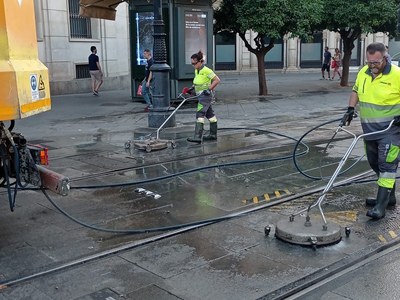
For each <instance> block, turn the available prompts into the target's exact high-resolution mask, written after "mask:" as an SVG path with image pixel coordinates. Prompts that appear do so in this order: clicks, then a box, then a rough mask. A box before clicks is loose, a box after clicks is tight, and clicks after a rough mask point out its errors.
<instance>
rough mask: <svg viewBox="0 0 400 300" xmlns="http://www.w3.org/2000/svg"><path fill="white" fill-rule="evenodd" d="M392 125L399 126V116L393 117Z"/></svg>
mask: <svg viewBox="0 0 400 300" xmlns="http://www.w3.org/2000/svg"><path fill="white" fill-rule="evenodd" d="M393 120H394V122H393V125H396V126H400V116H397V117H394V119H393Z"/></svg>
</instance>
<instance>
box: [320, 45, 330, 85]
mask: <svg viewBox="0 0 400 300" xmlns="http://www.w3.org/2000/svg"><path fill="white" fill-rule="evenodd" d="M331 59H332V53H330V52H329V48H328V47H325V52H324V61H323V63H322V68H321V72H322V78H321V79H325V70H326V72H327V73H328V79H329V80H332V79H331Z"/></svg>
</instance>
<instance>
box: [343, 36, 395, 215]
mask: <svg viewBox="0 0 400 300" xmlns="http://www.w3.org/2000/svg"><path fill="white" fill-rule="evenodd" d="M366 57H367V62H366V63H367V64H366V65H365V66H364V67H363V68H362V69H361V70H360V71H359V73H358V74H357V79H356V82H355V84H354V86H353V91H352V93H351V95H350V99H349V106H348V109H347V112H346V115H345V118H346V116H347V117H348V120H347V125H349V124H350V122H351V120H352V118H353V116H354V109H355V107H356V105H357V104H358V105H359V110H360V121H361V126H362V129H363V132H364V133H370V132H376V131H379V130H383V129H385V128H387V127H388V125H389V123H390V122H391V121H392V120H393V119H395V123H394V126H392V127H391V128H390V129H389V130H388V131H385V132H384V133H380V134H374V135H370V136H366V137H365V138H364V143H365V150H366V154H367V159H368V163H369V165H370V166H371V168H372V170H374V171H375V173H376V174H377V176H378V181H377V184H378V193H377V196H376V198H374V199H367V201H366V204H367V205H373V206H374V207H373V208H372V209H369V210H368V211H367V216H369V217H371V218H373V219H380V218H383V217H384V216H385V209H386V207H387V206H388V205H395V204H396V191H395V189H396V188H395V183H396V172H397V167H398V164H399V152H400V148H399V145H400V129H399V126H400V117H399V115H400V80H399V78H400V68H399V67H397V66H394V65H392V64H390V63H388V62H387V58H386V48H385V45H384V44H382V43H372V44H370V45H368V47H367V53H366Z"/></svg>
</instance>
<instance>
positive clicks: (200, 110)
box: [196, 94, 215, 119]
mask: <svg viewBox="0 0 400 300" xmlns="http://www.w3.org/2000/svg"><path fill="white" fill-rule="evenodd" d="M197 98H198V99H199V103H198V104H197V112H196V119H198V118H204V117H206V118H207V119H211V118H212V117H214V116H215V114H214V111H213V109H212V106H211V101H212V98H211V95H208V96H206V95H204V94H200V95H199V96H198V97H197Z"/></svg>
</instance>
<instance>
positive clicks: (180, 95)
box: [156, 93, 197, 140]
mask: <svg viewBox="0 0 400 300" xmlns="http://www.w3.org/2000/svg"><path fill="white" fill-rule="evenodd" d="M180 97H182V98H183V101H182V102H181V103H180V104H179V105H178V106H177V107H176V108H175V109H174V111H173V112H172V113H171V114H170V115H169V116H168V118H166V119H165V121H164V123H162V124H161V126H160V127H159V128H158V129H157V137H156V138H157V140H158V139H159V135H160V130H161V129H162V128H163V127H164V125H165V124H166V123H167V122H168V120H169V119H171V117H172V116H173V115H174V114H175V113H176V112H177V111H178V109H179V108H180V107H181V106H182V105H183V103H185V102H186V100H189V99H193V98H196V97H197V96H192V97H188V98H185V97H184V96H183V94H182V93H180V94H179V95H178V98H180Z"/></svg>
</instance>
